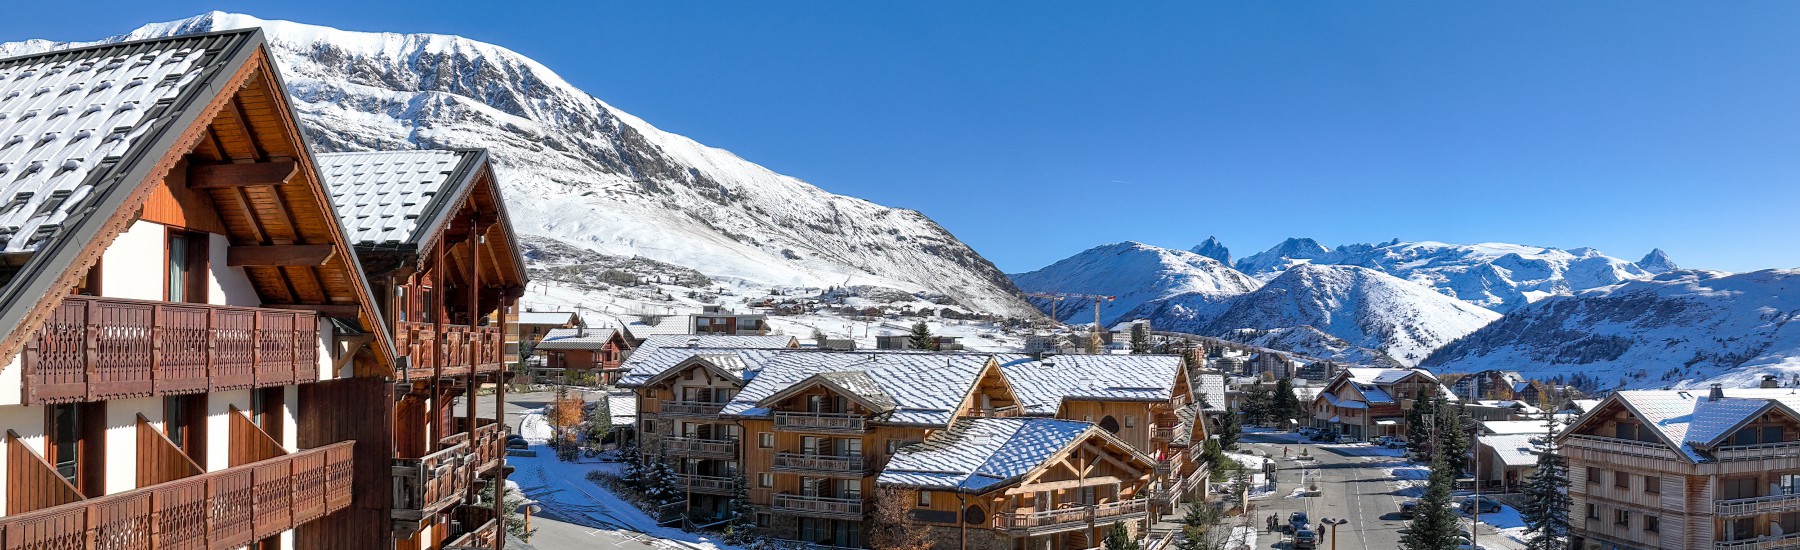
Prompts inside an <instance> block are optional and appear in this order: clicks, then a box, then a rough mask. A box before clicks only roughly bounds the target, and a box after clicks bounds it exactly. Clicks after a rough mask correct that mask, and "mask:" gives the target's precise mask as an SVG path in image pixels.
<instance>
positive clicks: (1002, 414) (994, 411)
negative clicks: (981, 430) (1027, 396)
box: [969, 405, 1024, 418]
mask: <svg viewBox="0 0 1800 550" xmlns="http://www.w3.org/2000/svg"><path fill="white" fill-rule="evenodd" d="M1023 412H1024V409H1023V408H1022V407H1020V406H1018V405H1013V406H1010V407H993V408H988V409H974V410H971V411H969V416H972V417H975V418H1014V417H1017V416H1019V415H1020V414H1023Z"/></svg>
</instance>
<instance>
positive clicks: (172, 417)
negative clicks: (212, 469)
mask: <svg viewBox="0 0 1800 550" xmlns="http://www.w3.org/2000/svg"><path fill="white" fill-rule="evenodd" d="M163 435H165V436H168V438H169V441H170V442H172V443H174V444H175V446H176V447H178V448H180V449H181V453H182V454H185V455H187V457H188V459H189V460H193V461H194V464H196V465H198V466H200V468H201V469H202V470H204V469H205V468H206V394H196V395H173V396H169V397H164V398H163Z"/></svg>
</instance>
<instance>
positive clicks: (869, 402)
mask: <svg viewBox="0 0 1800 550" xmlns="http://www.w3.org/2000/svg"><path fill="white" fill-rule="evenodd" d="M815 385H819V386H825V387H827V388H831V390H832V391H834V392H837V393H838V394H841V395H844V396H846V397H849V398H851V399H855V400H856V401H857V402H860V403H862V404H863V405H864V406H867V407H868V408H869V410H872V411H875V412H877V413H889V412H893V410H894V408H895V407H897V406H899V402H898V401H895V400H894V397H893V396H891V395H888V394H887V392H886V391H883V390H882V389H881V384H879V383H877V382H876V381H875V379H874V378H872V377H870V376H869V373H867V372H864V371H859V370H852V371H833V372H821V373H818V374H815V375H812V377H811V378H808V379H806V380H802V381H800V383H798V384H794V385H791V386H788V388H787V389H785V390H782V391H779V392H775V393H774V394H773V395H770V396H768V397H764V398H763V399H762V401H760V402H758V403H757V405H758V406H763V407H768V406H773V405H774V404H775V403H776V402H778V401H781V400H782V399H785V398H786V397H787V396H789V395H792V394H793V393H794V392H797V391H801V390H803V389H805V388H810V387H813V386H815Z"/></svg>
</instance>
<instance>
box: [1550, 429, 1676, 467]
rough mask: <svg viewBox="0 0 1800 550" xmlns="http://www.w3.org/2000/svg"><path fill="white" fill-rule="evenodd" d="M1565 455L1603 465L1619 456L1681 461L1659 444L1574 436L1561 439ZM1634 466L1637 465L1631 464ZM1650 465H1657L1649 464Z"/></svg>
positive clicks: (1617, 458)
mask: <svg viewBox="0 0 1800 550" xmlns="http://www.w3.org/2000/svg"><path fill="white" fill-rule="evenodd" d="M1563 448H1564V449H1566V451H1564V452H1565V454H1568V455H1569V458H1571V459H1580V460H1587V461H1590V462H1600V463H1605V464H1612V463H1616V462H1617V461H1618V460H1619V457H1620V456H1626V457H1633V458H1639V459H1650V460H1653V461H1661V460H1672V461H1673V460H1683V461H1685V460H1686V459H1685V458H1682V457H1679V456H1676V455H1675V450H1674V449H1670V448H1669V447H1668V446H1667V445H1663V444H1661V443H1645V442H1642V441H1632V440H1629V439H1616V438H1611V437H1600V436H1593V435H1582V434H1574V435H1570V436H1568V437H1567V438H1565V439H1563ZM1633 464H1634V465H1635V464H1637V463H1635V462H1634V463H1633ZM1650 464H1651V465H1655V464H1659V463H1650Z"/></svg>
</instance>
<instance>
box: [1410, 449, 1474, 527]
mask: <svg viewBox="0 0 1800 550" xmlns="http://www.w3.org/2000/svg"><path fill="white" fill-rule="evenodd" d="M1455 483H1456V476H1454V475H1451V473H1450V468H1449V466H1448V465H1446V464H1445V463H1444V456H1443V455H1441V454H1440V455H1438V456H1437V458H1436V460H1433V461H1432V462H1431V478H1430V481H1428V482H1427V483H1426V485H1425V496H1423V497H1420V498H1419V504H1418V507H1416V508H1414V511H1413V519H1412V521H1410V522H1408V523H1407V532H1406V534H1405V535H1402V536H1401V537H1400V548H1402V549H1404V550H1456V549H1457V546H1458V545H1460V544H1461V543H1462V539H1461V537H1460V536H1459V535H1461V530H1462V527H1461V526H1460V525H1459V524H1458V523H1457V518H1456V510H1455V509H1454V508H1452V504H1451V502H1450V489H1451V485H1453V484H1455Z"/></svg>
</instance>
